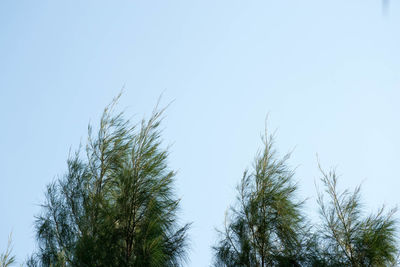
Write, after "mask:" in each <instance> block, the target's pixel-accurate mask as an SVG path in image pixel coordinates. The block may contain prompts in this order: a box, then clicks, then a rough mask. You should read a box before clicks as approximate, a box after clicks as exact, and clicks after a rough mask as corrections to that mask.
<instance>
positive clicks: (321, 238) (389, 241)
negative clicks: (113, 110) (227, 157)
mask: <svg viewBox="0 0 400 267" xmlns="http://www.w3.org/2000/svg"><path fill="white" fill-rule="evenodd" d="M288 158H289V155H286V156H284V157H283V158H281V159H278V158H277V157H276V152H275V151H274V149H273V138H272V137H269V138H265V139H264V149H263V150H262V152H259V153H258V154H257V156H256V158H255V161H254V166H253V169H252V171H251V172H249V171H245V172H244V175H243V178H242V180H241V182H240V184H239V186H238V188H237V191H238V198H237V203H236V206H233V207H231V209H230V212H229V213H227V214H226V215H225V228H224V230H223V231H220V232H219V234H220V240H219V241H218V244H217V245H216V246H215V247H213V249H214V258H215V260H214V266H225V267H234V266H247V267H250V266H251V267H253V266H256V267H259V266H260V267H264V266H313V267H325V266H328V267H339V266H351V267H367V266H373V267H375V266H376V267H379V266H397V264H398V262H397V260H398V259H397V258H398V255H399V249H398V247H397V239H396V234H397V229H396V226H397V225H396V220H395V219H394V218H393V215H394V213H395V211H396V210H395V209H393V210H390V211H389V212H385V209H384V208H383V207H382V208H381V209H380V210H379V211H378V212H377V213H374V214H370V215H368V216H365V211H364V209H363V206H362V204H361V202H360V187H357V188H356V189H355V190H354V192H350V191H349V190H344V191H343V192H340V191H339V190H338V189H337V176H336V173H335V172H334V171H330V172H329V173H325V172H324V171H322V169H321V168H320V169H321V172H322V176H323V177H322V179H321V181H322V183H323V185H324V187H325V194H324V193H321V192H318V204H319V206H320V212H321V218H322V222H321V223H320V224H319V225H317V226H313V225H312V224H310V222H309V221H307V220H305V216H304V215H302V212H301V211H302V210H301V206H302V202H299V201H296V198H295V193H296V190H297V186H296V184H295V183H293V181H292V178H293V175H294V172H293V171H292V170H290V169H289V168H288V166H287V164H286V161H287V159H288ZM326 195H327V196H328V199H329V200H327V201H326V200H325V199H324V196H326Z"/></svg>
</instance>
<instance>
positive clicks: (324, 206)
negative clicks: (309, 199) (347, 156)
mask: <svg viewBox="0 0 400 267" xmlns="http://www.w3.org/2000/svg"><path fill="white" fill-rule="evenodd" d="M320 170H321V173H322V178H321V181H322V183H323V185H324V188H325V194H324V193H323V192H319V193H318V204H319V206H320V213H321V218H322V225H321V227H320V230H321V231H320V237H319V241H320V242H319V245H320V251H322V252H323V253H321V254H320V255H321V260H322V262H323V263H324V266H351V267H364V266H365V267H367V266H374V267H375V266H376V267H379V266H397V262H396V261H397V257H398V253H399V251H398V247H397V240H396V232H397V229H396V220H395V219H394V217H393V215H394V213H395V212H396V209H392V210H389V211H388V212H385V209H384V207H382V208H381V209H379V210H378V212H377V213H375V214H370V215H368V216H365V214H366V212H365V210H364V208H363V205H362V203H361V201H360V186H358V187H357V188H356V189H355V190H354V191H353V192H351V191H349V190H344V191H339V190H338V188H337V185H338V177H337V175H336V172H335V170H331V171H329V172H325V171H323V170H322V168H321V167H320ZM326 195H327V197H328V200H325V199H324V196H326Z"/></svg>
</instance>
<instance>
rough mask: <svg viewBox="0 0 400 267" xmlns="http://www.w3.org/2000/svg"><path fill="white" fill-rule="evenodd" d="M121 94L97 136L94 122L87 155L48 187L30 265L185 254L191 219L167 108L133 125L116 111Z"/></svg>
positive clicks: (169, 259)
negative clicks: (171, 164) (165, 142)
mask: <svg viewBox="0 0 400 267" xmlns="http://www.w3.org/2000/svg"><path fill="white" fill-rule="evenodd" d="M118 98H119V97H117V98H116V99H115V100H114V101H113V102H112V103H111V104H110V105H109V106H107V107H106V109H105V110H104V113H103V115H102V117H101V120H100V125H99V129H98V131H97V135H93V134H92V132H93V131H92V127H91V126H89V138H88V143H87V146H86V149H85V152H86V153H81V152H80V151H78V152H77V153H75V154H74V155H73V156H72V157H70V158H69V159H68V162H67V165H68V171H67V173H66V175H65V176H63V177H62V178H59V179H57V180H56V181H55V182H53V183H51V184H50V185H48V186H47V191H46V202H45V203H44V204H43V205H42V212H41V214H40V215H39V216H38V217H37V219H36V223H35V225H36V234H37V240H38V244H39V251H38V252H37V253H35V254H34V255H33V256H32V257H31V258H30V260H29V261H28V265H31V266H34V265H37V264H39V265H41V266H180V265H181V263H182V262H184V261H185V260H186V249H187V231H188V228H189V224H185V225H183V226H179V223H178V221H177V220H178V218H177V210H178V208H179V199H178V198H176V197H175V195H174V190H173V182H174V176H175V172H174V171H172V170H170V169H169V168H168V165H167V157H168V151H167V149H164V148H163V147H162V144H161V136H160V129H159V126H160V122H161V120H162V117H161V116H162V114H163V111H164V109H161V110H159V109H158V107H156V108H155V110H154V112H153V113H152V115H151V117H150V118H149V119H148V120H143V121H142V122H141V124H139V125H136V126H134V125H132V124H131V122H130V121H129V120H125V119H124V118H123V114H122V113H117V114H115V112H114V109H115V105H116V103H117V100H118ZM157 106H158V105H157ZM82 154H84V157H82ZM82 158H84V159H82Z"/></svg>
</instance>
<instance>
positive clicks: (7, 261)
mask: <svg viewBox="0 0 400 267" xmlns="http://www.w3.org/2000/svg"><path fill="white" fill-rule="evenodd" d="M11 254H12V238H11V234H10V236H9V237H8V243H7V248H6V251H5V252H3V253H1V254H0V267H8V266H11V265H12V264H14V263H15V256H14V255H11Z"/></svg>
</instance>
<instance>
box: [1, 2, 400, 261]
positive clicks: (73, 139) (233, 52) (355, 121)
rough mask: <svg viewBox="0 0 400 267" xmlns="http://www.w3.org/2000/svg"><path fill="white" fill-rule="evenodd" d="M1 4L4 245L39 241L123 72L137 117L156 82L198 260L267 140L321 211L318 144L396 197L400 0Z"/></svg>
mask: <svg viewBox="0 0 400 267" xmlns="http://www.w3.org/2000/svg"><path fill="white" fill-rule="evenodd" d="M381 4H382V3H381V0H331V1H320V0H302V1H269V0H264V1H234V0H227V1H204V0H202V1H165V0H162V1H161V0H160V1H64V2H63V3H62V2H61V1H12V0H9V1H8V0H6V1H4V0H3V1H1V2H0V101H1V105H0V114H1V122H2V126H1V131H0V169H1V174H0V212H1V213H0V214H1V219H0V241H1V242H0V249H3V248H4V247H5V245H6V239H7V235H8V234H9V232H10V231H12V232H13V236H14V251H15V253H16V254H17V259H18V261H19V262H22V261H23V260H24V259H25V257H26V256H27V255H28V254H29V253H30V252H32V251H33V248H34V231H33V221H34V214H37V212H38V210H39V207H38V204H40V203H41V201H42V200H43V193H44V189H45V185H46V184H47V183H49V182H50V181H51V180H52V179H54V178H55V177H56V176H57V175H61V174H63V172H64V171H65V169H66V163H65V161H66V158H67V155H68V151H69V149H70V147H72V148H76V147H77V146H78V144H79V142H80V141H81V140H82V141H85V138H86V136H87V124H88V122H89V120H90V121H92V122H94V123H96V122H97V119H98V117H99V115H100V114H101V112H102V109H103V108H104V106H105V105H106V104H107V103H108V102H109V101H110V100H111V99H112V97H113V96H115V95H116V94H117V93H118V92H119V91H120V89H121V88H122V87H123V86H124V85H125V88H126V89H125V94H124V95H123V98H122V101H121V104H120V107H121V108H125V107H127V113H128V115H135V118H137V119H140V118H141V117H142V115H144V114H149V112H150V111H151V109H152V108H153V106H154V104H155V103H156V101H157V98H158V96H159V95H160V94H161V93H162V92H164V97H163V101H162V102H163V103H164V104H166V103H168V102H170V101H171V100H174V99H175V102H174V103H173V104H172V106H171V107H170V108H169V109H168V111H167V118H166V120H165V121H164V126H165V132H164V136H163V137H164V139H165V142H166V143H167V144H173V145H172V148H171V157H170V163H171V166H172V167H173V168H176V169H178V170H179V173H178V176H177V182H176V186H177V191H178V194H179V196H181V197H182V210H181V218H182V220H183V221H192V222H193V228H192V229H191V231H190V236H191V240H192V241H191V242H192V251H191V254H190V259H191V262H190V264H189V266H207V265H209V264H210V263H211V260H212V257H211V246H212V245H213V244H215V240H216V233H215V230H214V228H215V227H220V226H221V224H222V223H223V220H224V213H225V211H226V209H227V207H228V206H229V205H230V204H231V203H233V202H234V200H235V191H234V190H235V186H236V184H237V183H238V182H239V180H240V178H241V176H242V172H243V170H244V169H245V168H246V167H249V166H251V163H252V160H253V157H254V154H255V152H256V151H257V149H258V148H259V147H260V146H261V141H260V138H259V136H260V133H261V132H262V130H263V128H264V119H265V116H266V114H267V113H269V114H270V116H269V126H270V128H271V129H277V139H276V148H277V149H278V150H279V151H280V152H281V153H282V154H283V153H285V152H287V151H289V150H291V149H293V148H295V150H294V153H293V156H292V158H291V161H290V162H291V164H292V166H298V167H297V175H296V179H297V180H298V181H299V185H300V192H299V195H300V196H302V197H309V200H308V202H307V212H308V213H309V214H310V216H316V215H315V214H316V205H315V188H314V180H315V179H317V178H318V177H319V175H318V170H317V163H316V153H318V154H319V157H320V159H321V162H322V164H323V166H325V167H329V166H338V171H339V173H341V174H343V176H342V179H341V182H342V185H343V186H354V185H356V184H359V183H360V182H363V183H364V187H363V196H364V200H365V201H366V203H367V204H368V205H369V207H371V208H376V207H378V205H379V204H381V203H386V204H387V205H388V206H394V205H396V204H398V203H399V196H398V195H397V194H398V188H399V186H400V181H399V178H400V177H399V171H398V169H399V166H400V156H399V151H400V140H399V136H400V124H399V115H400V105H399V100H400V52H399V49H400V1H395V0H392V1H391V3H390V9H389V11H388V14H387V15H386V16H383V15H382V6H381Z"/></svg>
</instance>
